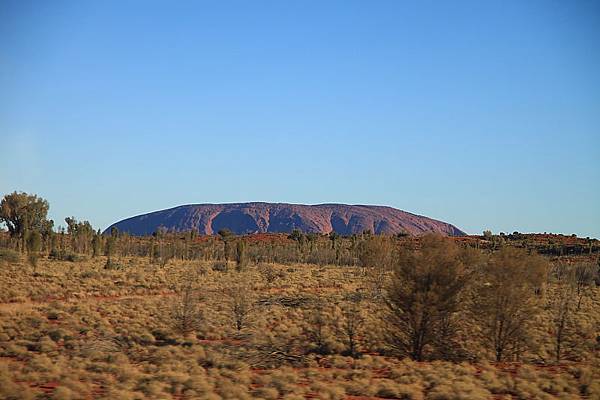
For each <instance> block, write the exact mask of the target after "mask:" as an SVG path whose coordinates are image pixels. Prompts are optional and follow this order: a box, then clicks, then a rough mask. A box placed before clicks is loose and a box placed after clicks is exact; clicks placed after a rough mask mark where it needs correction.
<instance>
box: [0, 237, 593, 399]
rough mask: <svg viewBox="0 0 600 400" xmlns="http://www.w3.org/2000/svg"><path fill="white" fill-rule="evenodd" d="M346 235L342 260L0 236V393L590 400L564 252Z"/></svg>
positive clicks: (589, 343)
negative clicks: (96, 249) (97, 247)
mask: <svg viewBox="0 0 600 400" xmlns="http://www.w3.org/2000/svg"><path fill="white" fill-rule="evenodd" d="M236 240H239V238H238V239H236ZM364 240H365V241H364V242H363V244H362V246H361V248H362V250H361V251H362V252H363V253H362V254H364V256H363V257H362V258H360V259H359V260H358V261H357V265H356V266H349V265H341V266H336V265H321V266H319V265H315V264H300V263H289V264H281V263H264V262H258V263H255V262H254V261H253V260H252V259H251V258H249V259H248V260H247V261H245V262H243V263H242V264H243V265H240V257H237V258H236V257H231V259H229V260H225V259H224V257H223V259H222V260H206V261H205V260H176V259H170V260H168V261H167V262H157V261H156V260H154V259H153V260H151V259H150V258H149V257H137V256H118V255H114V254H113V255H112V259H111V262H110V263H109V262H108V257H107V256H99V255H97V256H96V257H91V256H86V255H78V256H77V259H76V260H75V261H60V260H50V259H47V257H40V258H39V259H38V260H37V263H36V266H35V268H34V266H32V265H30V264H29V263H28V262H27V257H24V256H20V255H19V254H18V253H14V252H12V251H10V250H3V255H2V258H3V261H2V266H1V272H0V287H1V289H2V290H1V291H0V300H1V304H0V388H1V389H0V398H3V399H21V398H23V399H26V398H52V399H80V398H104V399H130V398H131V399H138V398H139V399H142V398H148V399H151V398H152V399H161V398H190V399H193V398H206V399H220V398H222V399H245V398H263V399H279V398H284V399H303V398H322V399H353V398H354V399H365V398H388V399H390V398H398V399H491V398H498V399H499V398H507V399H508V398H521V399H530V398H548V399H550V398H565V399H566V398H600V358H599V357H598V342H597V338H598V335H599V322H600V291H599V290H598V288H596V287H595V284H594V282H593V280H592V281H589V280H588V281H585V279H584V280H583V281H582V282H583V283H581V285H580V286H578V285H577V282H578V280H577V276H571V277H569V276H567V275H569V274H573V273H577V272H579V273H580V274H582V272H581V271H575V270H574V269H573V267H572V266H573V265H579V264H573V263H572V262H571V263H569V264H568V265H567V264H564V263H562V262H561V261H560V259H556V260H553V261H552V262H551V263H549V262H548V260H547V259H544V258H541V257H539V256H535V255H529V254H526V253H519V251H518V250H514V249H513V248H511V247H506V248H505V250H501V251H498V252H496V253H495V254H497V256H496V257H495V258H494V259H493V260H491V259H489V257H490V254H487V253H482V252H480V251H478V250H474V249H470V248H464V247H461V246H457V245H455V244H454V243H453V242H451V241H449V240H444V239H440V238H434V237H431V238H425V239H422V240H421V242H425V244H424V245H423V246H424V248H425V249H423V248H422V249H421V250H420V251H418V252H415V251H414V250H405V251H404V252H402V251H400V252H399V253H398V254H396V253H397V252H398V249H395V248H394V249H392V247H395V245H391V244H390V243H391V240H392V239H384V238H377V237H370V238H367V239H364ZM388 241H390V242H388ZM428 241H429V242H430V243H427V242H428ZM396 244H397V243H396ZM265 246H268V245H267V244H265ZM423 246H422V247H423ZM396 247H397V246H396ZM233 248H234V249H238V247H237V246H234V247H233ZM427 248H429V250H426V249H427ZM506 249H508V250H506ZM240 251H242V252H243V251H244V250H240ZM236 252H237V250H236V251H235V252H234V251H233V250H232V254H237V253H236ZM390 252H392V254H393V255H392V256H389V254H390ZM515 252H516V253H515ZM378 254H384V255H385V256H384V258H383V261H381V260H379V257H380V256H379V255H378ZM241 258H242V259H243V257H241ZM515 260H517V261H515ZM379 261H381V262H382V263H383V264H384V265H380V264H378V262H379ZM571 261H572V260H571ZM499 263H502V265H498V264H499ZM582 263H583V261H582ZM546 264H547V265H546ZM581 265H583V264H581ZM430 266H434V267H435V268H434V269H433V270H432V269H431V268H429V267H430ZM529 267H531V268H529ZM436 268H437V269H436ZM471 268H472V270H471ZM504 268H508V270H507V271H505V272H506V273H507V274H509V275H508V276H503V275H502V274H500V273H496V271H499V270H503V271H504ZM545 268H548V270H547V271H546V270H545ZM34 269H35V270H34ZM523 269H527V271H530V273H529V272H528V273H527V274H524V275H519V271H521V270H523ZM488 270H489V271H488ZM396 275H397V277H396ZM409 275H410V276H409ZM584 278H585V277H584ZM507 281H508V282H510V283H511V284H510V285H506V283H507ZM503 285H504V286H503ZM485 291H488V293H485ZM395 307H400V308H401V309H402V311H398V309H396V308H395ZM502 324H504V329H505V330H504V331H502V328H500V325H502ZM559 332H560V333H559ZM557 337H558V339H557ZM558 343H560V344H558ZM558 347H560V350H559V351H558V353H559V354H558V355H557V348H558ZM498 352H501V353H502V355H501V356H500V358H499V357H498ZM498 358H499V359H500V361H497V360H498Z"/></svg>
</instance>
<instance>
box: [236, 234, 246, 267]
mask: <svg viewBox="0 0 600 400" xmlns="http://www.w3.org/2000/svg"><path fill="white" fill-rule="evenodd" d="M246 264H248V254H247V251H246V243H245V242H244V241H243V240H239V241H238V242H237V245H236V247H235V269H236V271H237V272H242V271H243V270H244V268H245V267H246Z"/></svg>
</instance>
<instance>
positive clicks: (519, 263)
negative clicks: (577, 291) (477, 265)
mask: <svg viewBox="0 0 600 400" xmlns="http://www.w3.org/2000/svg"><path fill="white" fill-rule="evenodd" d="M546 270H547V261H546V260H545V259H543V258H542V257H540V256H537V255H529V254H528V253H527V252H526V251H525V250H522V249H517V248H509V247H506V248H503V249H502V250H500V251H498V252H497V253H496V254H494V255H493V256H492V259H491V260H490V262H488V263H486V264H485V266H484V267H483V268H482V270H481V276H480V277H479V278H480V279H479V281H478V282H477V285H476V287H475V290H474V291H473V298H472V304H471V305H472V316H473V318H474V319H475V320H476V322H477V323H478V324H479V326H480V328H481V332H482V335H481V339H482V341H483V342H484V343H485V344H487V345H489V346H490V347H491V348H492V349H493V351H494V353H495V358H496V361H503V360H504V358H505V357H506V356H507V355H508V354H513V355H517V356H518V354H519V353H520V351H521V350H522V348H523V346H524V344H525V342H526V339H527V338H528V337H529V331H530V327H531V324H532V323H533V320H534V317H535V316H536V315H537V314H538V313H539V311H540V308H539V303H540V299H539V297H538V296H537V295H536V294H537V292H538V291H539V288H540V287H542V286H543V284H542V280H543V279H542V278H543V277H544V276H546Z"/></svg>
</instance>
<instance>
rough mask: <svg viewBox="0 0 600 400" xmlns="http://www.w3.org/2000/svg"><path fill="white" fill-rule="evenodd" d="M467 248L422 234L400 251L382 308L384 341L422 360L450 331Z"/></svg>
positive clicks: (465, 275) (468, 261) (465, 272)
mask: <svg viewBox="0 0 600 400" xmlns="http://www.w3.org/2000/svg"><path fill="white" fill-rule="evenodd" d="M475 259H476V257H473V254H472V253H471V251H470V250H466V249H462V248H459V247H458V246H457V245H456V244H454V243H453V242H451V241H449V240H448V239H444V238H442V237H440V236H435V235H430V236H426V237H424V238H423V239H422V246H421V249H420V250H419V251H412V252H408V251H407V252H404V253H402V254H401V255H400V257H399V259H398V261H397V264H396V265H395V267H394V271H393V276H392V280H391V283H390V286H389V288H388V290H387V292H386V296H385V303H386V305H387V313H385V314H384V323H385V325H386V328H387V329H386V336H387V338H388V344H389V345H390V346H391V347H392V348H393V349H395V350H397V351H399V352H400V353H402V354H408V355H409V356H410V357H411V358H412V359H414V360H419V361H420V360H423V358H424V357H425V352H426V349H427V348H431V347H435V345H436V343H437V338H438V337H439V336H440V334H441V332H442V330H444V335H445V337H449V336H451V335H452V333H453V331H454V321H455V319H456V314H457V313H458V312H459V310H460V299H461V295H462V293H463V289H464V288H465V286H466V284H467V281H468V277H469V274H468V268H467V267H469V266H470V264H471V263H473V262H474V260H475Z"/></svg>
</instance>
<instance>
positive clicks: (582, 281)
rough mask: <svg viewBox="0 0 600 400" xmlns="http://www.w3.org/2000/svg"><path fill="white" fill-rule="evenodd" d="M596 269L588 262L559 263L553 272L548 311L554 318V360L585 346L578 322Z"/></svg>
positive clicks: (547, 303)
mask: <svg viewBox="0 0 600 400" xmlns="http://www.w3.org/2000/svg"><path fill="white" fill-rule="evenodd" d="M593 273H594V270H593V268H591V267H590V266H588V265H586V264H576V265H574V266H571V265H568V264H557V265H555V266H554V268H553V269H552V274H551V275H550V278H551V279H550V284H551V285H550V286H551V287H550V289H549V294H548V296H547V297H546V312H547V313H548V314H549V316H550V318H551V322H552V331H551V333H552V341H553V353H554V354H553V355H554V361H555V362H556V363H560V361H561V360H562V359H563V358H564V357H568V353H570V354H571V356H573V353H574V351H575V350H576V349H577V348H580V347H581V344H582V343H581V342H582V339H583V337H584V336H585V334H584V332H582V330H581V329H579V328H580V327H578V326H577V320H578V318H577V316H578V314H579V313H581V312H582V311H581V304H582V300H583V299H584V298H585V296H586V295H588V294H589V293H590V292H589V290H588V287H589V285H592V284H593Z"/></svg>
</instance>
